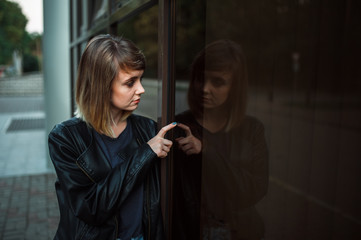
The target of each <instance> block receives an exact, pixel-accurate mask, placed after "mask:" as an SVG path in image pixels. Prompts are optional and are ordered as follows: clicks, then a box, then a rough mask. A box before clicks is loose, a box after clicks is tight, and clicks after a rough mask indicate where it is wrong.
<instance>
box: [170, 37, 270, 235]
mask: <svg viewBox="0 0 361 240" xmlns="http://www.w3.org/2000/svg"><path fill="white" fill-rule="evenodd" d="M246 96H247V70H246V62H245V58H244V55H243V52H242V50H241V48H240V46H239V45H238V44H236V43H234V42H232V41H229V40H220V41H216V42H214V43H211V44H210V45H208V46H207V47H206V48H205V49H204V50H203V51H202V52H200V53H199V55H198V56H197V57H196V59H195V61H194V63H193V65H192V72H191V82H190V87H189V91H188V102H189V106H190V110H189V111H186V112H184V113H182V114H180V115H178V116H177V117H176V120H177V122H179V123H178V126H179V127H180V128H181V129H183V130H184V131H183V133H184V134H183V136H180V137H179V138H177V139H176V140H177V142H178V145H179V150H178V151H177V152H176V153H175V156H176V159H175V168H174V169H175V170H174V184H175V185H174V209H173V219H174V220H173V221H174V224H173V232H174V238H175V239H199V238H200V236H203V237H202V238H203V239H261V238H262V237H263V233H264V227H263V222H262V219H261V218H260V216H259V214H258V213H257V211H256V209H255V207H254V205H255V204H256V203H257V202H259V201H260V200H261V199H262V198H263V197H264V195H265V194H266V192H267V186H268V151H267V146H266V142H265V137H264V128H263V125H262V124H261V123H260V122H259V121H258V120H257V119H255V118H253V117H250V116H246V115H245V109H246Z"/></svg>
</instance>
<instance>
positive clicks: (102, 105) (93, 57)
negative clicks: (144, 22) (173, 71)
mask: <svg viewBox="0 0 361 240" xmlns="http://www.w3.org/2000/svg"><path fill="white" fill-rule="evenodd" d="M144 69H145V57H144V54H143V53H142V52H141V51H140V50H139V49H138V48H137V47H136V46H135V45H134V43H132V42H131V41H130V40H127V39H125V38H121V37H116V36H112V35H109V34H106V35H98V36H96V37H94V38H92V39H91V40H90V41H89V42H88V44H87V46H86V48H85V50H84V53H83V54H82V56H81V59H80V63H79V67H78V75H77V81H76V93H75V101H76V104H77V110H76V115H77V116H78V117H80V118H81V119H83V120H84V121H85V122H86V123H87V124H88V125H90V126H91V127H93V128H94V129H95V130H96V131H97V132H99V133H102V134H105V135H108V136H113V131H112V129H111V118H112V116H111V91H112V90H111V87H112V83H113V80H114V79H115V77H116V76H117V75H118V73H119V71H125V72H128V71H132V70H144ZM130 114H131V112H124V114H123V116H122V117H123V120H124V119H126V118H127V117H128V116H129V115H130Z"/></svg>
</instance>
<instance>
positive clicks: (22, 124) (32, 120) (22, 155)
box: [0, 75, 59, 240]
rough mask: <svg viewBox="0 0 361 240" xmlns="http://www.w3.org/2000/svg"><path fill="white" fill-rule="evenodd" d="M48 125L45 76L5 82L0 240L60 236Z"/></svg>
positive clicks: (1, 92)
mask: <svg viewBox="0 0 361 240" xmlns="http://www.w3.org/2000/svg"><path fill="white" fill-rule="evenodd" d="M27 78H28V79H27ZM29 78H32V79H30V80H29ZM44 124H45V114H44V98H43V96H42V76H41V75H32V76H27V77H25V78H21V79H16V78H11V79H5V80H4V79H0V189H1V191H0V239H3V240H10V239H39V240H40V239H52V238H53V236H54V233H55V231H56V227H57V223H58V221H59V220H58V219H59V212H58V206H57V199H56V195H55V189H54V181H55V174H54V172H53V170H52V169H51V168H48V166H47V162H46V161H47V160H46V148H45V141H46V136H45V126H44Z"/></svg>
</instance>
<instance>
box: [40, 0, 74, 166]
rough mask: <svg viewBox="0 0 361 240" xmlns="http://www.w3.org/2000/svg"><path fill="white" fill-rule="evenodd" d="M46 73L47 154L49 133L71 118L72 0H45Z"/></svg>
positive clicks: (44, 63) (44, 40)
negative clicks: (57, 125) (54, 127)
mask: <svg viewBox="0 0 361 240" xmlns="http://www.w3.org/2000/svg"><path fill="white" fill-rule="evenodd" d="M43 7H44V35H43V65H44V68H43V72H44V90H45V91H44V97H45V114H46V153H47V159H48V166H49V167H52V164H51V161H50V158H49V154H48V145H47V142H48V140H47V139H48V133H49V132H50V131H51V129H52V128H53V126H54V125H55V124H56V123H59V122H61V121H63V120H65V119H68V118H69V117H70V116H71V95H70V94H71V89H70V53H69V51H70V50H69V41H70V25H69V21H70V20H69V16H70V12H69V11H70V8H69V0H65V1H54V0H43Z"/></svg>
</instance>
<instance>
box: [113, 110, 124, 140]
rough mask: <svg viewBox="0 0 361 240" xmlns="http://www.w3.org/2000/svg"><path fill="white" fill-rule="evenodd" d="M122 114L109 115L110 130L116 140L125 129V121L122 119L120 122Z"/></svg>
mask: <svg viewBox="0 0 361 240" xmlns="http://www.w3.org/2000/svg"><path fill="white" fill-rule="evenodd" d="M122 115H123V113H122V112H117V113H115V112H113V113H112V114H111V123H110V125H111V128H112V130H113V133H114V136H113V137H115V138H117V137H118V136H119V135H120V134H121V133H122V132H123V131H124V129H125V128H126V126H127V120H126V119H123V120H122Z"/></svg>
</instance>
